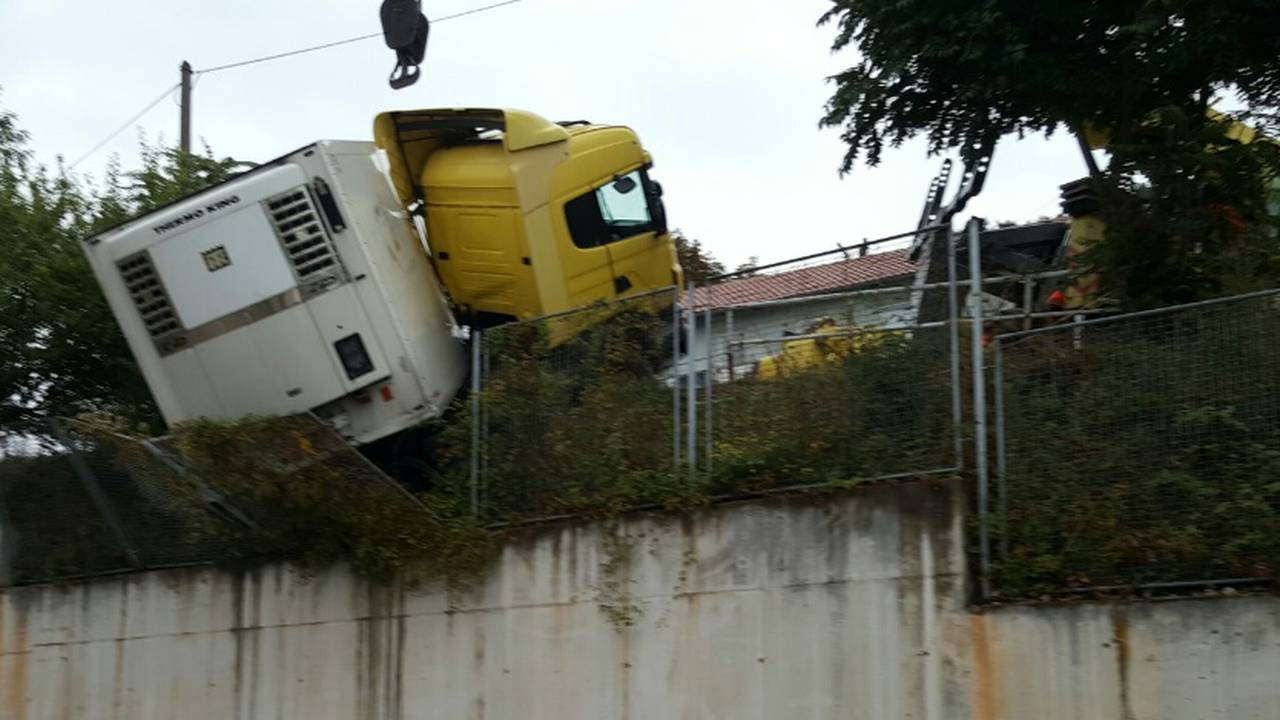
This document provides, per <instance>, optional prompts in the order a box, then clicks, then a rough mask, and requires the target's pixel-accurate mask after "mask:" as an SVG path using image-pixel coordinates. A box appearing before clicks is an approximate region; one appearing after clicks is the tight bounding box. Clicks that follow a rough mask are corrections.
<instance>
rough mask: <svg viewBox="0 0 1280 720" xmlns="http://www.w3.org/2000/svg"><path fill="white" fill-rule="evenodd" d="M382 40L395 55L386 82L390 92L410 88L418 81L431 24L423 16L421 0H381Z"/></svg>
mask: <svg viewBox="0 0 1280 720" xmlns="http://www.w3.org/2000/svg"><path fill="white" fill-rule="evenodd" d="M381 16H382V37H383V39H384V40H386V42H387V47H389V48H391V49H392V50H395V51H396V66H395V67H394V68H392V70H391V76H390V77H389V78H388V79H387V82H388V83H389V84H390V85H391V87H392V89H394V90H399V89H401V88H406V87H409V86H410V85H412V84H414V83H416V82H417V81H418V76H419V75H421V74H422V73H421V71H420V70H419V69H418V66H419V65H420V64H421V63H422V59H423V58H424V57H426V54H427V34H428V33H429V32H430V30H431V23H430V22H428V21H427V16H426V15H423V14H422V0H383V2H382V11H381Z"/></svg>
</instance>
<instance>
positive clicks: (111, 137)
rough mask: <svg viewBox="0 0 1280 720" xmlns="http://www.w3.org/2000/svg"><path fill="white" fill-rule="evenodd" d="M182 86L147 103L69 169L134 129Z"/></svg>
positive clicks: (179, 84) (173, 88) (167, 91)
mask: <svg viewBox="0 0 1280 720" xmlns="http://www.w3.org/2000/svg"><path fill="white" fill-rule="evenodd" d="M181 86H182V83H174V84H173V85H170V86H169V87H167V88H165V89H164V92H162V93H160V96H159V97H157V98H156V99H155V100H152V101H151V102H149V103H147V104H146V106H145V107H143V108H142V109H141V110H139V111H138V112H137V113H135V114H134V116H133V117H131V118H129V120H128V122H126V123H125V124H123V125H121V126H120V127H118V128H116V129H115V130H114V131H113V132H112V133H111V134H110V135H108V136H106V137H105V138H103V139H102V140H101V141H99V142H98V144H97V145H94V146H93V148H92V149H90V150H89V151H88V152H86V153H85V154H83V155H81V156H80V158H79V159H78V160H76V161H75V162H73V163H71V165H70V166H69V168H68V169H70V170H74V169H76V166H77V165H79V164H80V163H82V162H84V161H85V160H88V159H89V158H90V157H92V156H93V154H94V153H96V152H98V151H99V150H101V149H102V148H103V146H105V145H106V144H107V143H109V142H111V141H112V140H115V139H116V136H117V135H119V134H120V133H122V132H124V131H125V130H128V129H129V128H131V127H133V126H134V125H135V124H136V123H137V122H138V121H139V120H141V119H142V116H143V115H146V114H147V113H148V112H151V109H152V108H154V107H155V106H157V105H159V104H160V103H162V102H164V99H165V98H167V97H169V95H170V93H172V92H173V91H174V90H177V89H178V88H179V87H181Z"/></svg>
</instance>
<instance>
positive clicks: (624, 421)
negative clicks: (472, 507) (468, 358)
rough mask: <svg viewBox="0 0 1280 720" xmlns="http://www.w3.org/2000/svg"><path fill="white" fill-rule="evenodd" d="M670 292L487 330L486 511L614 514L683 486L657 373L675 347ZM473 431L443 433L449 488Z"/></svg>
mask: <svg viewBox="0 0 1280 720" xmlns="http://www.w3.org/2000/svg"><path fill="white" fill-rule="evenodd" d="M670 302H671V300H670V296H666V297H664V298H662V299H658V298H650V299H647V300H641V301H631V303H629V307H628V308H627V309H625V310H624V311H623V312H621V313H618V314H616V315H613V316H612V317H611V318H609V319H608V321H607V322H602V321H603V320H604V317H603V316H604V315H605V314H607V313H612V312H614V310H612V309H610V308H606V307H599V308H594V309H591V310H587V311H584V312H581V313H576V314H574V315H571V316H567V317H565V318H561V319H557V320H552V321H549V322H541V323H519V324H513V325H508V326H504V327H501V328H498V329H495V330H491V331H488V332H487V333H486V334H485V350H486V352H487V353H488V355H489V357H490V358H491V362H492V374H491V376H490V377H491V378H492V380H491V381H490V382H489V384H488V386H487V387H486V389H485V390H484V394H483V397H482V400H483V408H484V410H483V412H484V415H483V418H484V426H485V427H486V428H487V429H488V430H487V433H488V436H489V438H490V440H489V441H488V442H486V443H485V444H484V462H485V470H484V477H485V482H484V487H483V493H484V500H485V503H484V507H485V511H486V519H487V520H490V521H504V522H505V521H512V520H519V519H522V518H537V517H547V516H553V515H560V514H565V513H592V512H594V513H608V512H616V511H620V510H622V509H625V508H628V507H633V506H635V505H639V504H646V503H652V502H661V501H662V500H663V499H664V498H666V497H669V496H671V495H674V494H678V493H680V492H683V491H684V489H683V488H682V487H681V485H680V483H678V482H677V481H676V480H675V477H676V475H677V473H675V472H674V471H673V468H672V462H673V461H672V453H671V437H672V432H673V431H672V427H671V423H672V413H671V397H672V391H671V389H670V388H669V387H666V386H665V385H664V384H663V383H662V382H661V381H660V380H658V379H657V373H658V372H659V370H660V369H661V368H662V367H663V365H664V363H667V362H669V361H670V358H671V354H672V350H671V346H670V338H671V320H670V314H669V310H667V307H669V306H670ZM664 305H665V306H667V307H663V306H664ZM597 321H601V322H599V324H595V323H596V322H597ZM587 325H590V326H591V327H590V328H589V329H587V330H585V331H581V332H577V334H575V335H573V336H572V337H571V338H568V339H567V340H565V341H563V342H561V343H559V344H553V342H552V340H553V338H556V337H559V336H561V335H564V334H568V333H569V332H572V331H574V330H577V329H578V328H580V327H584V326H587ZM469 433H470V422H468V421H467V420H463V419H460V420H459V421H458V422H455V423H453V424H452V425H451V427H450V428H449V429H447V430H446V431H445V442H444V443H442V444H443V445H444V446H445V447H446V448H448V450H447V451H446V455H445V457H444V458H443V461H444V463H445V465H446V466H447V467H448V468H449V469H448V470H447V474H448V475H449V477H450V478H451V484H450V487H451V488H452V490H451V491H449V493H448V494H450V495H451V496H452V497H455V498H461V497H464V496H465V495H466V493H467V487H468V484H467V483H468V472H469V465H468V461H469V457H470V455H469V452H470V450H469V448H470V436H469Z"/></svg>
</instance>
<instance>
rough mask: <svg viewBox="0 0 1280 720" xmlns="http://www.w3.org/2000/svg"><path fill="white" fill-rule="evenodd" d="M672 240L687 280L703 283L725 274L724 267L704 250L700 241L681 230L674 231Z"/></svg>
mask: <svg viewBox="0 0 1280 720" xmlns="http://www.w3.org/2000/svg"><path fill="white" fill-rule="evenodd" d="M671 239H672V240H673V241H675V244H676V257H677V258H679V259H680V267H681V268H683V269H684V277H685V280H692V281H693V282H695V283H702V282H703V281H705V280H707V279H708V278H711V277H715V276H716V275H720V274H722V273H723V272H724V265H723V264H722V263H721V262H720V261H719V260H716V259H715V258H714V257H712V256H711V253H709V252H707V251H706V250H705V249H703V247H702V243H701V242H699V241H698V240H695V239H693V238H691V237H689V236H688V235H685V234H684V233H683V232H681V231H680V230H679V229H676V230H674V231H672V233H671Z"/></svg>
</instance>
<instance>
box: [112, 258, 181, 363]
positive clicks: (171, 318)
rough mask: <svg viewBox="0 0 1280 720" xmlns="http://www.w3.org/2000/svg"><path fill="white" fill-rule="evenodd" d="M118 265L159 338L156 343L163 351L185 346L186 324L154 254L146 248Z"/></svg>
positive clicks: (150, 331) (149, 330)
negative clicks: (183, 338) (174, 307)
mask: <svg viewBox="0 0 1280 720" xmlns="http://www.w3.org/2000/svg"><path fill="white" fill-rule="evenodd" d="M116 267H117V268H119V270H120V277H121V278H122V279H123V280H124V286H125V289H126V290H128V291H129V297H130V299H132V300H133V306H134V307H135V308H137V310H138V315H140V316H141V317H142V324H143V325H144V326H146V328H147V333H148V334H149V335H151V338H152V339H153V340H155V343H156V347H158V348H159V349H160V351H161V352H162V353H165V352H172V351H173V350H175V349H177V348H179V347H181V346H182V345H183V344H184V343H183V340H182V333H183V331H184V328H183V327H182V323H181V322H180V321H179V320H178V314H177V313H176V312H174V310H173V303H172V302H171V301H170V300H169V294H168V293H166V292H165V290H164V285H162V284H161V283H160V276H159V275H157V274H156V267H155V265H153V264H152V263H151V256H150V255H148V254H147V253H145V252H140V253H137V254H135V255H130V256H129V257H127V258H125V259H123V260H121V261H119V262H117V263H116Z"/></svg>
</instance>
